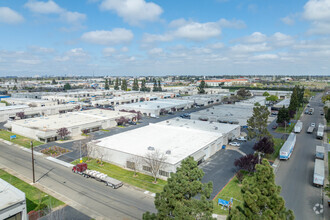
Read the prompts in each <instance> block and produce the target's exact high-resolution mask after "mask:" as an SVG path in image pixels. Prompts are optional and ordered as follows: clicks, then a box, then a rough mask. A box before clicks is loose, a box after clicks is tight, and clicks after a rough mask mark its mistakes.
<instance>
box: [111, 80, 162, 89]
mask: <svg viewBox="0 0 330 220" xmlns="http://www.w3.org/2000/svg"><path fill="white" fill-rule="evenodd" d="M107 82H108V81H107V79H106V81H105V83H106V84H105V89H109V84H108V83H107ZM119 86H120V89H121V90H123V91H127V80H126V79H123V80H121V79H120V78H116V80H115V85H114V89H115V90H119ZM132 90H133V91H139V90H140V91H142V92H150V90H151V89H150V88H148V87H146V80H145V79H143V80H142V81H141V88H139V81H138V79H134V80H133V85H132ZM152 91H154V92H161V91H163V89H162V87H161V83H160V80H158V81H156V79H154V86H153V89H152Z"/></svg>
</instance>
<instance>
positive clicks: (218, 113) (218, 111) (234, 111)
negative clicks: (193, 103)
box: [191, 104, 254, 125]
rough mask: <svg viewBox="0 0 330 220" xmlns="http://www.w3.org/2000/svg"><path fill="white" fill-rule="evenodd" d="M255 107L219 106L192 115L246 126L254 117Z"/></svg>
mask: <svg viewBox="0 0 330 220" xmlns="http://www.w3.org/2000/svg"><path fill="white" fill-rule="evenodd" d="M253 108H254V105H248V104H246V105H232V104H229V105H227V104H226V105H218V106H214V107H212V108H208V109H204V110H201V111H198V112H193V113H191V115H197V116H200V117H203V116H205V117H208V118H210V117H216V118H217V119H219V120H221V121H227V122H238V123H239V124H240V125H246V121H247V120H248V119H249V118H250V117H251V116H252V115H253Z"/></svg>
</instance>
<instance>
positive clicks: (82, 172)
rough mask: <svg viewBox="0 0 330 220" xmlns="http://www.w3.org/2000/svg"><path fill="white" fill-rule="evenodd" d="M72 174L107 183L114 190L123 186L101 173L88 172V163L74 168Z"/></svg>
mask: <svg viewBox="0 0 330 220" xmlns="http://www.w3.org/2000/svg"><path fill="white" fill-rule="evenodd" d="M72 172H74V173H78V174H80V175H82V176H83V177H86V178H93V179H96V180H97V181H100V182H103V183H105V185H106V186H111V187H112V188H114V189H117V188H119V187H121V186H122V185H123V183H122V182H121V181H119V180H116V179H114V178H111V177H109V176H108V175H106V174H104V173H101V172H99V171H96V170H88V169H87V163H79V164H77V165H75V166H74V167H72Z"/></svg>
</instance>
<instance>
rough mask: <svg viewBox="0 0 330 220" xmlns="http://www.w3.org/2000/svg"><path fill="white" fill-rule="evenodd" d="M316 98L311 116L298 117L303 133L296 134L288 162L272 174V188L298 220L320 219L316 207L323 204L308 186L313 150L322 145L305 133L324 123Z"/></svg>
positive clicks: (313, 136) (321, 214)
mask: <svg viewBox="0 0 330 220" xmlns="http://www.w3.org/2000/svg"><path fill="white" fill-rule="evenodd" d="M320 97H321V94H318V95H317V96H316V97H315V98H314V99H313V100H312V101H311V102H310V104H311V107H314V108H315V113H314V114H313V115H303V116H302V117H301V119H300V120H301V121H302V122H303V129H302V131H301V132H300V133H299V134H297V140H296V145H295V149H294V151H293V153H292V156H291V158H290V159H289V160H288V161H281V162H280V163H279V168H278V170H277V173H276V184H277V185H280V186H281V187H282V192H281V195H282V196H283V198H284V199H285V202H286V207H287V208H289V209H292V210H293V211H294V214H295V217H296V219H298V220H305V219H306V220H310V219H323V213H320V214H317V213H318V211H320V206H318V205H317V204H323V202H322V196H321V194H322V191H321V190H322V189H321V188H317V187H314V186H313V184H312V182H313V173H314V161H315V146H316V145H322V141H321V140H318V139H316V131H314V133H313V134H307V133H306V130H307V128H308V126H309V125H310V124H311V123H316V126H318V124H319V123H322V124H323V123H324V119H323V116H321V115H320V111H319V109H320V108H321V107H320V102H319V100H320ZM314 207H315V208H314ZM324 208H327V207H324ZM314 209H315V210H314ZM315 211H316V212H315ZM328 219H329V218H328Z"/></svg>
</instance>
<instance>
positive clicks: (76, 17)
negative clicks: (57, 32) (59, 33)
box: [60, 11, 86, 24]
mask: <svg viewBox="0 0 330 220" xmlns="http://www.w3.org/2000/svg"><path fill="white" fill-rule="evenodd" d="M60 17H61V19H62V20H63V21H65V22H67V23H71V24H78V23H80V22H82V21H84V20H85V19H86V15H85V14H82V13H79V12H71V11H66V12H63V13H61V15H60Z"/></svg>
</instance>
